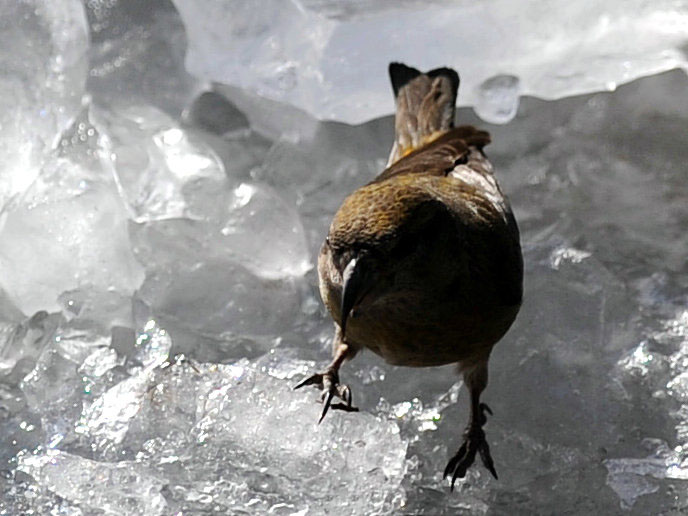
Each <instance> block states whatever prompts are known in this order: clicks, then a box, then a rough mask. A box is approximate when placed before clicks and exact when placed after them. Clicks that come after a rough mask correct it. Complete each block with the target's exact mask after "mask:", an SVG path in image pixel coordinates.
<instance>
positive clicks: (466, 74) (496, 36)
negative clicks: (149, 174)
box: [173, 0, 688, 123]
mask: <svg viewBox="0 0 688 516" xmlns="http://www.w3.org/2000/svg"><path fill="white" fill-rule="evenodd" d="M173 1H174V4H175V6H176V7H177V8H178V9H179V12H180V14H181V16H182V18H183V20H184V25H185V27H186V32H187V36H188V38H189V47H188V50H187V55H186V66H187V68H188V70H189V71H190V72H191V73H192V74H194V75H196V76H198V77H200V78H203V79H207V80H214V81H218V82H222V83H225V84H229V85H233V86H239V87H241V88H244V89H246V90H249V91H252V92H255V93H257V94H258V95H261V96H263V97H266V98H268V99H272V100H278V101H281V102H284V103H289V104H291V105H293V106H296V107H298V108H300V109H302V110H304V111H306V112H308V113H310V114H311V115H313V116H314V117H316V118H318V119H332V120H340V121H343V122H347V123H361V122H363V121H366V120H370V119H371V118H374V117H378V116H381V115H387V114H390V113H392V112H393V101H392V96H391V94H390V88H389V84H388V80H387V75H386V69H387V65H388V63H389V62H390V61H404V62H408V63H412V64H414V65H415V66H418V67H420V68H425V69H428V68H432V67H436V66H446V65H449V66H453V67H455V68H456V69H457V70H459V71H460V73H461V77H462V86H461V92H460V95H459V102H460V104H461V105H469V106H470V105H479V104H481V103H483V102H484V101H482V100H481V97H483V96H484V93H483V86H482V85H483V84H484V82H485V81H487V80H488V79H490V78H492V77H494V76H497V75H501V74H508V75H511V76H515V77H518V78H519V79H520V84H521V93H522V94H525V95H534V96H538V97H541V98H545V99H554V98H560V97H564V96H568V95H573V94H581V93H587V92H591V91H600V90H603V91H604V90H613V89H614V88H615V87H616V86H617V85H618V84H623V83H626V82H628V81H630V80H633V79H635V78H638V77H642V76H645V75H650V74H653V73H658V72H662V71H665V70H670V69H672V68H675V67H679V66H682V67H684V69H685V68H686V66H687V64H688V61H687V59H686V53H685V42H686V39H687V38H688V10H687V9H686V6H685V4H684V3H683V2H678V3H676V2H673V1H671V0H664V1H656V2H651V3H648V2H645V1H642V0H634V1H633V2H631V3H629V2H616V3H614V2H606V3H604V4H603V5H600V4H599V2H575V3H571V2H566V1H563V0H561V1H558V2H554V3H552V2H549V3H548V4H547V5H546V6H543V5H542V2H539V1H536V0H524V1H520V2H512V1H510V0H491V1H489V2H481V3H479V4H475V3H471V2H458V3H457V2H452V3H448V4H447V3H440V2H432V3H430V4H428V3H427V2H403V3H396V2H372V1H363V2H336V1H320V0H314V1H296V0H289V1H282V0H260V1H259V2H252V3H250V4H246V3H244V2H241V1H240V0H203V1H200V2H199V1H197V0H173ZM492 118H493V117H491V116H489V113H488V118H486V120H488V121H492Z"/></svg>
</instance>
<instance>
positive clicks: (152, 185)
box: [92, 105, 226, 222]
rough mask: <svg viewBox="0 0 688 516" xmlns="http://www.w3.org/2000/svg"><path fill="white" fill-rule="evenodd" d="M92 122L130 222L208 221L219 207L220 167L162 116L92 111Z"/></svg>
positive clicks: (134, 108) (145, 111)
mask: <svg viewBox="0 0 688 516" xmlns="http://www.w3.org/2000/svg"><path fill="white" fill-rule="evenodd" d="M92 118H93V121H94V123H95V125H96V127H97V128H98V130H99V131H100V132H101V133H102V134H103V135H104V138H103V141H102V144H103V146H104V148H105V149H107V151H108V152H107V155H108V157H109V158H110V159H112V161H113V163H114V166H115V170H116V175H117V180H118V181H117V182H118V186H119V187H120V189H121V192H122V195H123V197H124V198H125V199H126V200H127V204H128V206H129V209H130V212H131V216H132V218H133V219H134V220H135V221H137V222H146V221H149V220H159V219H166V218H180V217H191V218H203V217H210V216H212V215H211V214H212V213H214V212H215V211H216V206H217V205H218V204H219V205H221V204H222V202H221V200H220V199H221V197H219V195H220V194H221V193H222V191H223V188H224V184H225V181H226V178H225V174H224V168H223V166H222V162H221V161H220V160H219V159H218V158H217V156H216V155H215V153H214V152H213V151H212V149H211V148H210V147H209V146H208V145H206V144H205V143H204V142H203V141H202V140H200V139H199V138H198V137H196V136H194V135H193V134H190V133H189V132H188V131H186V130H183V129H182V128H181V127H179V125H178V124H177V123H176V122H174V121H173V120H172V119H171V118H170V117H169V116H168V115H166V114H165V113H163V112H162V111H159V110H157V109H155V108H153V107H151V106H144V105H121V106H117V107H114V108H100V109H99V108H95V109H93V111H92Z"/></svg>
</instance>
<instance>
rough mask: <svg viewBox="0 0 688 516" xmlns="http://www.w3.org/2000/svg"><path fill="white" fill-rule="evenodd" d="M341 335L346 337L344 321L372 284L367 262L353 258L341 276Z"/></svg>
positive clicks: (372, 275)
mask: <svg viewBox="0 0 688 516" xmlns="http://www.w3.org/2000/svg"><path fill="white" fill-rule="evenodd" d="M342 280H343V281H342V323H341V325H340V327H341V329H342V335H346V321H347V319H348V318H349V315H350V314H351V311H352V310H353V309H354V308H356V306H357V305H358V304H359V303H360V302H361V301H362V300H363V298H364V297H365V296H366V294H367V293H368V292H369V291H370V289H371V288H372V286H373V282H374V274H373V273H372V270H371V267H370V264H369V262H368V260H365V259H363V260H361V259H360V258H353V259H352V260H351V261H350V262H349V263H348V264H347V266H346V267H345V268H344V273H343V274H342Z"/></svg>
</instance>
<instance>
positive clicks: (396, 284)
mask: <svg viewBox="0 0 688 516" xmlns="http://www.w3.org/2000/svg"><path fill="white" fill-rule="evenodd" d="M389 74H390V78H391V80H392V87H393V89H394V94H395V96H396V106H397V112H396V120H395V132H396V136H395V142H394V146H393V148H392V152H391V155H390V158H389V162H388V165H387V168H386V169H385V170H384V171H383V172H382V173H381V174H380V175H379V176H378V177H377V178H376V179H375V180H374V181H372V182H370V183H369V184H367V185H365V186H363V187H361V188H359V189H358V190H356V191H355V192H354V193H352V194H351V195H350V196H349V197H347V198H346V199H345V200H344V202H343V204H342V206H341V207H340V208H339V211H338V212H337V213H336V215H335V216H334V220H333V221H332V225H331V226H330V229H329V234H328V236H327V238H326V239H325V243H324V244H323V246H322V248H321V250H320V255H319V257H318V273H319V277H320V294H321V296H322V298H323V301H324V303H325V305H326V306H327V309H328V310H329V312H330V314H331V315H332V318H333V319H334V321H335V333H334V342H333V356H334V358H333V360H332V362H331V363H330V364H329V365H328V366H327V368H326V369H325V371H324V372H322V373H317V374H315V375H313V376H311V377H309V378H307V379H306V380H304V381H303V382H301V383H300V384H299V385H297V386H296V387H295V388H297V389H298V388H300V387H303V386H305V385H315V386H317V387H319V388H320V389H322V398H323V402H324V408H323V411H322V415H321V417H320V421H322V419H323V418H324V417H325V414H327V411H328V409H329V408H332V409H341V410H347V411H356V410H357V409H356V408H355V407H353V406H352V397H351V390H350V389H349V387H348V386H346V385H342V384H340V382H339V368H340V366H341V365H342V363H343V362H344V361H346V360H349V359H351V358H353V357H354V356H355V355H356V353H357V352H358V351H359V350H361V349H362V348H368V349H370V350H372V351H373V352H375V353H377V354H378V355H380V356H381V357H382V358H384V359H385V360H386V361H387V362H389V363H390V364H394V365H403V366H411V367H425V366H439V365H443V364H450V363H456V364H458V368H459V371H460V372H461V373H462V374H463V379H464V382H465V384H466V386H467V387H468V390H469V392H470V401H471V412H470V419H469V422H468V426H467V427H466V430H465V432H464V435H463V444H462V445H461V447H460V448H459V450H458V451H457V453H456V455H454V457H453V458H452V459H451V460H450V461H449V464H448V465H447V467H446V469H445V472H444V475H445V477H446V476H447V475H449V474H452V482H451V487H452V489H453V488H454V483H455V481H456V479H457V478H462V477H464V476H465V474H466V470H467V469H468V467H469V466H471V464H473V462H474V460H475V456H476V454H480V457H481V459H482V461H483V464H484V465H485V467H486V468H487V469H488V470H489V471H490V473H492V475H494V477H495V478H497V473H496V471H495V468H494V464H493V461H492V457H491V456H490V448H489V446H488V444H487V441H486V440H485V433H484V432H483V429H482V427H483V425H484V424H485V422H486V419H487V418H486V416H485V413H486V412H487V413H489V414H492V412H491V411H490V409H489V408H488V406H487V405H486V404H484V403H481V402H480V394H481V393H482V391H483V390H484V389H485V387H486V385H487V361H488V359H489V357H490V352H491V351H492V347H493V346H494V345H495V343H496V342H497V341H498V340H499V339H500V338H501V337H502V336H503V335H504V334H505V333H506V331H507V330H508V329H509V327H510V326H511V324H512V323H513V321H514V319H515V318H516V314H517V313H518V310H519V308H520V306H521V297H522V292H523V259H522V256H521V246H520V243H519V233H518V226H517V225H516V220H515V219H514V216H513V214H512V212H511V208H510V206H509V202H508V201H507V199H506V197H505V196H504V194H503V193H502V191H501V190H500V188H499V185H498V184H497V181H496V179H495V177H494V175H493V173H492V165H491V164H490V162H489V161H488V160H487V158H486V157H485V154H484V153H483V147H484V146H485V145H487V144H488V143H489V142H490V135H489V134H488V133H487V132H485V131H481V130H478V129H476V128H475V127H472V126H462V127H456V128H455V127H454V111H455V104H456V94H457V91H458V87H459V76H458V74H457V73H456V72H455V71H454V70H452V69H449V68H438V69H435V70H431V71H429V72H427V73H421V72H419V71H418V70H416V69H414V68H410V67H408V66H405V65H403V64H400V63H391V64H390V66H389ZM335 396H336V397H338V398H339V399H341V400H342V402H341V403H334V404H333V403H332V400H333V398H334V397H335Z"/></svg>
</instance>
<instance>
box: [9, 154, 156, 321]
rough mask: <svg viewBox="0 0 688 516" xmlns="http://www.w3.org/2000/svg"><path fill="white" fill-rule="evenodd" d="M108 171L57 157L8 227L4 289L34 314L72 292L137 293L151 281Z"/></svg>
mask: <svg viewBox="0 0 688 516" xmlns="http://www.w3.org/2000/svg"><path fill="white" fill-rule="evenodd" d="M101 172H102V171H92V170H86V169H84V168H83V167H82V166H80V165H77V164H75V163H73V162H72V161H70V160H68V159H65V158H57V159H55V160H54V161H52V162H50V163H49V164H48V165H46V167H45V168H44V169H43V170H42V172H41V175H40V177H39V178H38V179H37V180H36V181H35V182H34V184H33V185H32V186H31V189H30V190H28V191H27V193H26V194H25V195H24V196H23V198H22V199H21V202H17V203H16V204H15V205H14V206H13V207H12V208H11V209H10V210H8V211H7V212H6V213H5V214H4V217H3V219H2V221H1V222H0V284H1V285H2V288H4V289H5V291H6V292H7V294H8V295H9V296H10V299H12V301H13V302H14V303H15V305H16V306H17V307H18V308H19V309H20V310H22V312H24V313H26V314H33V313H35V312H37V311H39V310H57V309H59V304H58V298H59V296H60V295H61V294H62V293H63V292H66V291H69V290H75V289H78V288H81V287H86V286H88V288H90V289H93V290H97V291H101V292H107V291H116V292H120V293H123V294H129V295H130V294H131V293H132V292H133V291H134V290H135V289H136V288H137V287H138V286H139V284H140V283H141V280H142V279H143V277H142V273H141V268H140V266H139V265H138V264H137V263H136V261H135V259H134V257H133V255H132V253H131V251H130V248H129V237H128V235H127V228H126V218H125V212H124V210H123V207H122V204H121V201H120V198H119V196H118V195H117V191H116V189H115V188H114V185H112V184H111V182H110V181H107V180H103V177H102V174H101Z"/></svg>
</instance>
